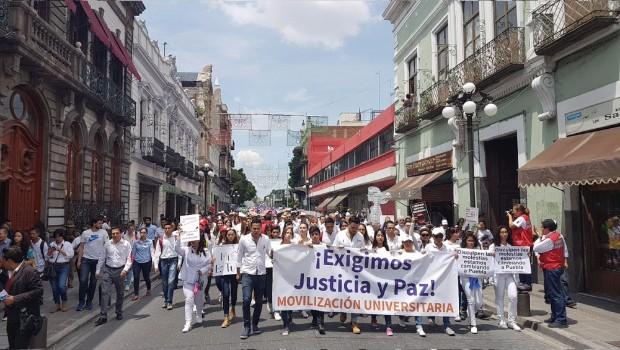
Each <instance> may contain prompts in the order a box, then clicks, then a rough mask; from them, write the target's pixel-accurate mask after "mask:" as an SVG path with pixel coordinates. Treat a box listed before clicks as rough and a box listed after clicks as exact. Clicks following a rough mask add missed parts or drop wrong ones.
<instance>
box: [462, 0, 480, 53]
mask: <svg viewBox="0 0 620 350" xmlns="http://www.w3.org/2000/svg"><path fill="white" fill-rule="evenodd" d="M462 4H463V33H464V36H463V39H464V40H465V57H469V56H470V55H471V54H473V53H474V52H475V51H476V49H477V48H478V47H480V8H479V6H478V1H463V2H462Z"/></svg>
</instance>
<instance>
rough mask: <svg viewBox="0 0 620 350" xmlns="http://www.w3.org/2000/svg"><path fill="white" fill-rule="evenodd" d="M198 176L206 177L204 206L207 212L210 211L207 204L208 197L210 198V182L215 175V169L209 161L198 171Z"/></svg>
mask: <svg viewBox="0 0 620 350" xmlns="http://www.w3.org/2000/svg"><path fill="white" fill-rule="evenodd" d="M198 176H202V177H204V179H205V203H204V207H205V213H206V212H208V211H209V207H208V206H207V205H208V203H207V198H209V192H208V190H209V183H210V182H211V179H212V178H213V176H215V173H214V172H213V169H212V168H211V165H210V164H209V163H205V164H204V165H203V167H202V168H201V169H200V170H199V171H198Z"/></svg>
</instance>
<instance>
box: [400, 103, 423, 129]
mask: <svg viewBox="0 0 620 350" xmlns="http://www.w3.org/2000/svg"><path fill="white" fill-rule="evenodd" d="M417 107H418V104H417V102H415V101H405V105H403V106H402V107H400V108H399V109H398V110H397V111H396V121H395V123H394V131H396V133H399V134H402V133H405V132H407V131H409V130H412V129H415V128H417V127H418V124H419V118H418V111H417Z"/></svg>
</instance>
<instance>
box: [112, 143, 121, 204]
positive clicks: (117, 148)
mask: <svg viewBox="0 0 620 350" xmlns="http://www.w3.org/2000/svg"><path fill="white" fill-rule="evenodd" d="M113 151H114V158H113V159H112V189H111V190H112V194H111V197H112V202H115V203H118V202H120V200H121V163H122V150H121V145H120V144H119V143H118V141H115V142H114V146H113Z"/></svg>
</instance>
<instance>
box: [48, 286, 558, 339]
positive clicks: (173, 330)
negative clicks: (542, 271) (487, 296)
mask: <svg viewBox="0 0 620 350" xmlns="http://www.w3.org/2000/svg"><path fill="white" fill-rule="evenodd" d="M216 293H217V290H216V289H215V288H214V287H213V288H212V295H214V296H215V298H214V299H215V300H217V296H216ZM174 298H175V299H174V300H176V303H175V305H174V310H171V311H167V310H164V309H161V301H162V299H161V297H159V296H152V297H150V298H147V299H142V300H140V301H138V302H129V301H128V302H126V304H125V305H126V306H125V319H124V320H122V321H117V320H115V319H113V318H112V319H110V320H109V321H108V323H107V324H105V325H103V326H99V327H94V325H93V324H92V323H90V324H86V325H84V326H83V327H81V328H79V329H78V330H76V331H75V332H73V333H72V334H70V335H69V336H67V337H66V338H65V339H64V340H63V341H61V342H60V343H59V344H56V346H54V348H53V349H80V350H83V349H88V350H120V349H131V350H139V349H316V350H318V349H351V350H352V349H431V348H432V349H541V348H546V349H554V348H560V347H561V346H562V344H559V343H557V342H554V341H553V340H551V339H549V338H546V337H543V336H541V335H539V334H537V333H535V332H534V331H531V330H525V331H523V332H515V331H512V330H500V329H498V328H497V327H496V326H495V325H496V321H495V320H488V321H480V322H479V326H478V330H479V333H478V334H476V335H474V334H470V333H469V332H468V329H469V327H467V326H466V324H465V323H464V322H459V323H453V327H452V328H453V329H454V330H455V331H456V333H457V334H456V336H454V337H450V336H448V335H446V334H444V333H443V329H442V328H441V327H439V326H428V325H427V326H425V330H426V333H427V336H426V338H421V337H419V336H418V335H417V334H416V333H415V325H414V324H409V325H407V327H406V328H405V329H403V328H401V327H399V326H398V325H397V324H395V325H394V327H393V329H394V333H395V334H394V336H392V337H388V336H387V335H385V328H384V327H383V326H382V325H381V323H382V321H383V318H382V317H379V318H378V320H379V322H380V328H379V329H373V327H372V326H371V325H370V317H368V318H361V319H360V320H361V323H362V334H360V335H355V334H352V333H351V331H350V328H348V327H345V326H342V325H341V324H340V322H339V320H338V317H337V316H336V317H334V318H332V319H330V318H327V317H326V318H325V322H326V330H327V334H325V335H320V334H318V332H316V331H314V330H311V329H310V319H303V318H302V317H301V315H300V314H294V325H293V326H292V327H291V333H290V335H289V336H282V335H281V334H280V333H281V327H282V324H281V322H279V321H275V320H273V319H267V320H263V321H261V324H260V326H261V328H262V330H263V332H264V333H263V334H260V335H257V336H252V337H250V338H249V339H247V340H240V339H239V334H240V332H241V329H242V318H241V314H242V312H241V306H240V305H238V306H237V308H236V310H237V319H236V320H235V322H234V323H233V325H231V326H230V327H228V328H226V329H222V328H220V324H221V322H222V317H223V315H222V311H221V307H220V306H219V305H209V306H208V308H207V315H206V317H205V322H204V324H203V326H202V327H199V328H194V329H192V330H191V331H190V332H189V333H186V334H183V333H181V329H182V328H183V324H184V320H183V313H184V311H183V308H184V302H183V299H182V292H181V290H178V289H177V290H176V291H175V297H174ZM239 300H241V295H239ZM110 316H113V314H111V315H110ZM265 316H267V313H266V309H265V308H263V317H265ZM412 320H413V318H412Z"/></svg>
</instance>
